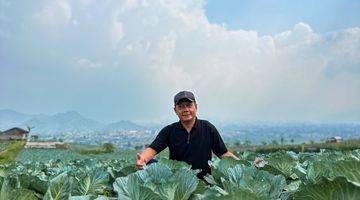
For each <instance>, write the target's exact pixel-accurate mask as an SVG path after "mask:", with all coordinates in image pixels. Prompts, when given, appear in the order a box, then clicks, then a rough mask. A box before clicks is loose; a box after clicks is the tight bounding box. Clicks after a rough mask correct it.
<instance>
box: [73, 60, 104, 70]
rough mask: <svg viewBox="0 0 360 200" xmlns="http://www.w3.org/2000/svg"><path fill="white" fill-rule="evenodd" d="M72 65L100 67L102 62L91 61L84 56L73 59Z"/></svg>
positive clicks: (77, 66)
mask: <svg viewBox="0 0 360 200" xmlns="http://www.w3.org/2000/svg"><path fill="white" fill-rule="evenodd" d="M73 64H74V67H76V68H99V67H102V64H100V63H97V62H94V61H91V60H89V59H86V58H76V59H74V62H73Z"/></svg>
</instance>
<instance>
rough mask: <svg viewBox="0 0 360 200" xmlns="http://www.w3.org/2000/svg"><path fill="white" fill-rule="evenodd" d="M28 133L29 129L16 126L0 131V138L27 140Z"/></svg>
mask: <svg viewBox="0 0 360 200" xmlns="http://www.w3.org/2000/svg"><path fill="white" fill-rule="evenodd" d="M28 135H29V131H26V130H24V129H22V128H18V127H15V128H11V129H9V130H6V131H4V132H0V140H25V139H26V138H27V137H28Z"/></svg>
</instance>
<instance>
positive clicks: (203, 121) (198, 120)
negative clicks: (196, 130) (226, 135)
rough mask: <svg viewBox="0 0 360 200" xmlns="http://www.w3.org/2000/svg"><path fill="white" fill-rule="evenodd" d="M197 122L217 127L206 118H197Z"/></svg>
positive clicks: (204, 125) (205, 125)
mask: <svg viewBox="0 0 360 200" xmlns="http://www.w3.org/2000/svg"><path fill="white" fill-rule="evenodd" d="M197 123H199V125H201V126H203V127H210V128H215V126H214V125H213V124H212V123H211V122H209V121H208V120H205V119H197Z"/></svg>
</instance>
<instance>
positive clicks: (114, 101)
mask: <svg viewBox="0 0 360 200" xmlns="http://www.w3.org/2000/svg"><path fill="white" fill-rule="evenodd" d="M358 10H360V2H359V1H355V0H353V1H350V0H318V1H309V0H303V1H290V0H288V1H284V0H279V1H272V0H269V1H256V0H255V1H229V0H227V1H225V0H224V1H215V0H209V1H204V0H196V1H195V0H181V1H180V0H179V1H178V0H168V1H167V0H152V1H148V0H123V1H118V0H104V1H96V0H38V1H20V0H11V1H10V0H0V109H13V110H16V111H18V112H23V113H29V114H35V113H45V114H55V113H58V112H65V111H67V110H74V111H77V112H79V113H80V114H82V115H84V116H87V117H89V118H92V119H96V120H99V121H102V122H112V121H118V120H124V119H126V120H133V121H139V122H141V121H142V122H164V121H174V120H177V118H176V115H175V114H174V112H173V96H174V95H175V94H176V93H177V92H178V91H181V90H191V91H193V92H194V93H195V96H196V98H197V103H198V116H199V118H202V119H208V120H213V121H217V122H242V121H314V122H360V16H359V15H360V14H359V12H357V11H358Z"/></svg>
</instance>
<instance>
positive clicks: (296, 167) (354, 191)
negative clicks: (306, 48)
mask: <svg viewBox="0 0 360 200" xmlns="http://www.w3.org/2000/svg"><path fill="white" fill-rule="evenodd" d="M4 147H5V146H4ZM6 147H8V146H6ZM3 151H4V148H3ZM167 153H168V152H165V153H162V154H160V155H158V158H157V159H158V161H159V162H158V163H154V164H151V165H148V166H146V167H145V169H144V170H137V168H136V167H135V164H134V163H135V155H136V151H116V150H114V152H112V153H106V154H89V155H81V154H78V153H76V152H73V151H71V150H35V149H23V150H22V151H21V153H20V154H19V155H18V157H17V158H16V160H15V162H14V161H13V162H10V163H6V164H1V165H0V185H1V190H0V200H1V199H30V200H32V199H71V200H79V199H80V200H87V199H89V200H93V199H181V200H183V199H184V200H185V199H190V200H200V199H206V200H207V199H239V198H242V199H283V200H285V199H356V198H357V197H358V196H359V188H360V150H359V149H356V150H352V151H333V150H321V151H320V152H318V153H307V152H304V153H294V152H286V151H280V152H275V153H267V154H262V153H256V152H250V151H246V152H242V153H240V154H239V158H240V160H233V159H231V158H225V159H222V160H220V159H218V158H214V159H213V160H212V161H211V162H210V166H211V168H212V175H208V176H205V181H203V180H199V179H198V178H197V177H196V173H198V172H199V171H198V170H191V166H189V165H188V164H186V163H184V162H180V161H174V160H169V159H167V158H165V157H167ZM255 161H260V162H261V163H262V164H261V165H258V162H255ZM255 166H256V167H255Z"/></svg>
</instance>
